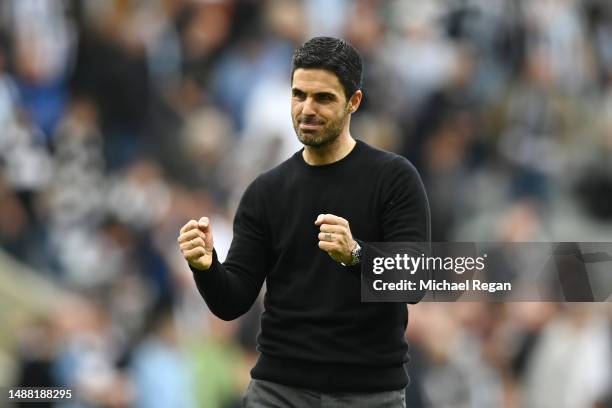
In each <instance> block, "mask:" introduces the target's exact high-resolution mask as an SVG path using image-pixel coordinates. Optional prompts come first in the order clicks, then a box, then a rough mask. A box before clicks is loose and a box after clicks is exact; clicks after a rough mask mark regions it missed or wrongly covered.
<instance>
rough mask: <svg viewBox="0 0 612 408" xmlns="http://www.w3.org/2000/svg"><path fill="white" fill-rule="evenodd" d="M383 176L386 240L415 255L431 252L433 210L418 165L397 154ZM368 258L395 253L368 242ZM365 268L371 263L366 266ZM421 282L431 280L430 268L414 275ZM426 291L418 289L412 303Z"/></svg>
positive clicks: (380, 204)
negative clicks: (387, 251) (416, 167)
mask: <svg viewBox="0 0 612 408" xmlns="http://www.w3.org/2000/svg"><path fill="white" fill-rule="evenodd" d="M384 170H385V171H384V172H383V175H382V186H381V189H380V202H379V208H380V212H381V216H380V221H381V224H382V232H383V242H386V243H392V242H401V243H405V244H403V245H402V247H401V250H402V251H408V252H410V253H411V254H412V256H415V257H418V256H420V255H421V254H425V255H428V254H429V253H430V252H431V245H430V241H431V227H430V212H429V203H428V200H427V194H426V193H425V188H424V186H423V183H422V181H421V178H420V176H419V174H418V172H417V170H416V169H415V168H414V166H413V165H412V164H411V163H410V162H409V161H408V160H406V159H405V158H403V157H399V156H397V157H395V158H394V159H393V160H392V161H391V162H389V163H388V164H387V166H386V167H385V169H384ZM362 247H363V250H364V251H368V253H369V256H368V258H370V259H372V258H374V257H389V256H391V257H393V256H394V253H384V251H381V250H380V249H379V248H377V247H375V246H373V245H369V244H368V243H364V245H362ZM362 267H363V268H367V267H369V265H362ZM361 272H362V274H363V273H365V275H362V276H366V277H368V276H370V275H371V274H370V271H367V270H364V269H362V270H361ZM411 279H412V280H415V281H418V280H422V279H429V275H428V273H427V272H426V271H423V270H421V271H417V272H416V273H415V274H414V275H412V276H411ZM423 296H425V291H419V292H414V293H412V295H411V298H412V300H411V301H410V302H408V303H417V302H418V301H420V300H421V299H422V298H423Z"/></svg>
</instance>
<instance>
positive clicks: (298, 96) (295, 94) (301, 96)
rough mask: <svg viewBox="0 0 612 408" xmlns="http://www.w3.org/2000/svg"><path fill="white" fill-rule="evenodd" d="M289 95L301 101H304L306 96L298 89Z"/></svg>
mask: <svg viewBox="0 0 612 408" xmlns="http://www.w3.org/2000/svg"><path fill="white" fill-rule="evenodd" d="M291 93H292V94H293V97H294V98H295V99H297V100H300V101H303V100H304V99H306V94H305V93H304V92H302V91H300V90H299V89H294V90H293V91H292V92H291Z"/></svg>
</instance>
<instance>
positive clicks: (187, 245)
mask: <svg viewBox="0 0 612 408" xmlns="http://www.w3.org/2000/svg"><path fill="white" fill-rule="evenodd" d="M197 247H202V248H206V245H204V240H203V239H202V238H200V237H198V238H194V239H192V240H190V241H187V242H184V243H182V244H181V250H182V251H185V250H190V249H193V248H197Z"/></svg>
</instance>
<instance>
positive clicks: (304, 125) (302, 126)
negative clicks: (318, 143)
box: [300, 123, 321, 130]
mask: <svg viewBox="0 0 612 408" xmlns="http://www.w3.org/2000/svg"><path fill="white" fill-rule="evenodd" d="M320 127H321V125H320V124H316V123H300V129H304V130H315V129H319V128H320Z"/></svg>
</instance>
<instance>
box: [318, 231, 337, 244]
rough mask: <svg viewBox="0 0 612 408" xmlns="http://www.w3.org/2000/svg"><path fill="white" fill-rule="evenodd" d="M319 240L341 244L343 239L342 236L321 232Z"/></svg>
mask: <svg viewBox="0 0 612 408" xmlns="http://www.w3.org/2000/svg"><path fill="white" fill-rule="evenodd" d="M317 238H318V239H319V241H326V242H339V241H340V240H341V238H342V235H339V234H334V233H332V232H319V235H317Z"/></svg>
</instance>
